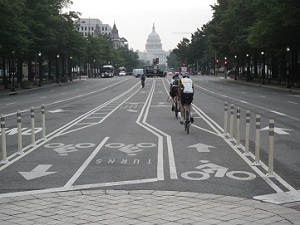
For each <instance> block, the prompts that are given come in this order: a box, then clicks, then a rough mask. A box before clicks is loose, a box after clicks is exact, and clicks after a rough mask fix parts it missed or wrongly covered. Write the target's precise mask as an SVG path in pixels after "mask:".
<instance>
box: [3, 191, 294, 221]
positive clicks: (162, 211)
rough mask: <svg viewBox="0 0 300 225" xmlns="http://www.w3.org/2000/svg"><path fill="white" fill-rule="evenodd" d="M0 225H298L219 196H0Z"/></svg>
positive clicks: (252, 203)
mask: <svg viewBox="0 0 300 225" xmlns="http://www.w3.org/2000/svg"><path fill="white" fill-rule="evenodd" d="M0 224H1V225H6V224H22V225H27V224H64V225H68V224H89V225H90V224H97V225H99V224H114V225H115V224H137V225H146V224H147V225H150V224H173V225H175V224H178V225H179V224H186V225H188V224H189V225H192V224H205V225H207V224H222V225H225V224H228V225H229V224H230V225H233V224H256V225H258V224H259V225H260V224H272V225H287V224H300V212H299V211H296V210H294V209H291V208H287V207H283V206H278V205H275V204H269V203H261V202H259V201H256V200H249V199H243V198H236V197H229V196H223V195H212V194H201V193H189V192H177V191H152V190H140V191H139V190H136V191H134V190H133V191H125V190H82V191H68V192H55V193H47V194H29V195H24V196H19V197H3V196H0Z"/></svg>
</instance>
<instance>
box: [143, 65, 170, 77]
mask: <svg viewBox="0 0 300 225" xmlns="http://www.w3.org/2000/svg"><path fill="white" fill-rule="evenodd" d="M144 74H145V75H146V77H155V76H157V77H165V76H166V73H164V71H162V70H160V69H159V67H158V65H152V66H144Z"/></svg>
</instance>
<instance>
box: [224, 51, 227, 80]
mask: <svg viewBox="0 0 300 225" xmlns="http://www.w3.org/2000/svg"><path fill="white" fill-rule="evenodd" d="M224 72H225V79H227V57H226V56H225V57H224Z"/></svg>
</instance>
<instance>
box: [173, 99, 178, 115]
mask: <svg viewBox="0 0 300 225" xmlns="http://www.w3.org/2000/svg"><path fill="white" fill-rule="evenodd" d="M174 111H175V117H176V119H178V111H179V110H178V99H177V97H176V99H175V110H174Z"/></svg>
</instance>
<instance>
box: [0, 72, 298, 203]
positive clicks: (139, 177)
mask: <svg viewBox="0 0 300 225" xmlns="http://www.w3.org/2000/svg"><path fill="white" fill-rule="evenodd" d="M191 78H192V79H193V81H194V84H195V96H194V102H193V115H194V117H195V122H194V123H193V124H192V126H191V128H190V133H189V134H187V133H186V132H185V131H184V127H183V126H182V125H180V124H179V120H178V119H176V118H175V114H174V112H172V111H171V103H170V102H169V101H168V89H169V80H170V77H167V78H148V79H146V86H145V88H141V85H140V80H139V79H137V78H134V77H114V78H107V79H104V78H102V79H98V78H89V79H82V80H78V81H73V82H69V83H66V84H63V85H52V86H47V87H43V88H41V89H35V90H30V91H26V92H22V93H19V94H18V95H13V96H10V95H5V94H1V95H0V100H1V109H0V113H1V114H3V115H4V117H5V133H6V135H5V138H6V145H7V146H6V151H7V153H6V154H7V159H6V161H5V162H4V161H2V164H1V167H0V180H1V185H0V192H1V193H2V194H8V193H15V192H25V191H36V190H41V191H51V190H52V191H53V190H77V189H80V190H81V189H106V188H108V189H122V190H124V189H125V190H126V189H128V190H133V189H136V190H143V189H145V190H146V189H152V190H170V191H173V190H174V191H192V192H201V193H211V194H222V195H229V196H236V197H246V198H255V199H259V200H263V201H269V202H274V203H278V204H281V203H286V202H295V201H299V200H300V193H299V189H300V163H299V158H300V151H299V144H300V141H299V138H298V137H299V133H300V117H299V104H300V94H299V93H297V92H288V91H286V90H281V89H271V88H266V87H259V86H257V85H256V86H253V85H249V84H244V83H237V82H234V81H230V80H225V79H221V78H219V77H210V76H192V77H191ZM225 102H227V104H228V114H225V115H227V116H226V118H227V119H226V120H227V127H226V129H227V130H226V131H224V128H225V115H224V105H225ZM42 106H44V107H45V124H46V125H45V127H46V129H45V137H43V117H42V114H41V111H42V110H41V107H42ZM231 107H232V109H233V113H232V116H231ZM237 108H239V109H240V111H241V114H240V120H239V122H238V120H237ZM30 109H34V116H32V112H30ZM247 110H249V112H250V124H249V129H250V132H249V153H248V154H245V144H246V140H245V133H246V123H245V121H246V118H245V117H246V111H247ZM17 111H19V112H20V113H21V115H22V120H21V123H19V124H21V130H22V131H21V132H20V133H21V135H19V139H18V129H17V124H18V123H17V116H16V112H17ZM257 115H259V116H260V117H261V124H260V129H259V133H260V136H259V137H260V141H259V155H258V156H259V159H258V161H257V158H256V157H257V155H256V152H255V150H256V145H257V143H256V142H257V130H256V123H255V122H256V116H257ZM32 117H34V128H33V123H32V121H33V119H32ZM271 119H272V120H274V121H275V129H274V131H275V132H274V133H275V135H274V147H273V148H272V149H273V151H274V153H273V154H274V158H270V154H269V150H270V136H269V122H270V120H271ZM238 124H240V125H239V126H238ZM32 129H34V132H32ZM2 131H3V128H2ZM2 133H3V132H2ZM32 134H34V135H32ZM20 136H21V137H22V138H21V140H22V149H21V151H20V150H19V149H18V144H20ZM239 139H240V143H238V140H239ZM1 140H2V142H1V143H3V135H2V136H1ZM271 142H272V140H271ZM1 152H2V160H3V145H1ZM270 163H271V164H270ZM271 165H273V170H271V169H270V168H272V166H271Z"/></svg>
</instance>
